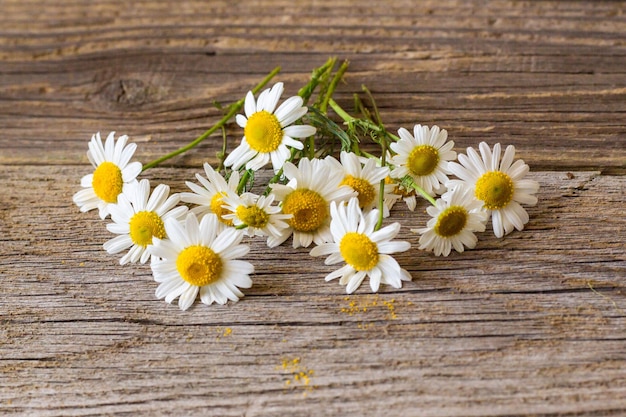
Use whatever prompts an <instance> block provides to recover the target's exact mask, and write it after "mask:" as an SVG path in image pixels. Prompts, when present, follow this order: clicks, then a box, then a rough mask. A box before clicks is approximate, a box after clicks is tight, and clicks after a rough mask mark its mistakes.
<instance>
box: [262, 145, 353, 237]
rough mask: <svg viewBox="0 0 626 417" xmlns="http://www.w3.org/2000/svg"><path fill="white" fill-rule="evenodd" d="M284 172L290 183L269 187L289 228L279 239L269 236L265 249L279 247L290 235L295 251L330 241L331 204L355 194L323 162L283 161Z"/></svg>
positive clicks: (307, 160) (282, 232)
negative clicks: (284, 215) (296, 164)
mask: <svg viewBox="0 0 626 417" xmlns="http://www.w3.org/2000/svg"><path fill="white" fill-rule="evenodd" d="M283 172H284V174H285V176H286V177H287V178H288V179H289V182H288V183H287V184H286V185H283V184H272V185H271V186H272V194H274V195H275V196H276V200H277V201H280V202H281V204H280V206H281V209H282V211H283V213H284V214H287V215H290V216H291V217H290V218H289V219H286V222H287V224H288V225H289V227H288V228H286V229H283V230H281V231H280V235H279V236H278V237H275V236H270V237H269V238H268V240H267V244H268V246H270V247H275V246H278V245H280V244H281V243H283V242H284V241H285V240H287V238H288V237H289V236H291V235H292V234H293V247H294V248H299V247H301V246H302V247H308V246H310V245H311V243H313V242H315V244H316V245H319V244H321V243H324V242H328V241H330V240H331V239H332V235H331V233H330V203H331V202H333V201H336V202H340V201H347V200H348V199H349V198H350V197H353V196H355V193H354V191H353V190H352V189H351V188H350V187H348V186H345V185H340V183H341V181H342V180H343V178H342V177H341V176H338V175H330V174H331V169H330V166H329V165H328V163H327V162H326V161H325V160H320V159H313V160H309V159H306V158H303V159H301V160H300V162H299V164H298V167H296V166H295V165H294V164H292V163H291V162H286V163H285V166H284V169H283Z"/></svg>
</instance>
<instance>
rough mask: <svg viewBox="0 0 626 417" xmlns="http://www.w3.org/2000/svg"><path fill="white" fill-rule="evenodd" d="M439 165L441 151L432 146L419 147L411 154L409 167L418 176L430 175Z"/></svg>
mask: <svg viewBox="0 0 626 417" xmlns="http://www.w3.org/2000/svg"><path fill="white" fill-rule="evenodd" d="M437 164H439V151H438V150H437V148H435V147H434V146H431V145H418V146H416V147H415V148H413V150H412V151H411V153H410V154H409V157H408V159H407V167H408V168H409V170H410V171H411V173H413V174H414V175H417V176H422V175H429V174H431V173H432V172H433V171H434V170H435V168H437Z"/></svg>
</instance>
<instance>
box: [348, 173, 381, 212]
mask: <svg viewBox="0 0 626 417" xmlns="http://www.w3.org/2000/svg"><path fill="white" fill-rule="evenodd" d="M341 185H348V186H350V187H351V188H352V189H353V190H354V191H356V192H357V193H359V195H358V196H357V198H358V199H359V206H361V208H363V207H365V206H367V205H368V204H370V203H371V202H372V201H374V198H375V197H376V189H375V188H374V186H373V185H372V184H370V183H369V182H368V181H366V180H364V179H363V178H355V177H353V176H352V175H347V176H346V177H345V178H344V179H343V181H342V182H341Z"/></svg>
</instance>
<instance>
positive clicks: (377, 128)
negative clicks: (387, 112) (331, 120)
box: [328, 98, 400, 141]
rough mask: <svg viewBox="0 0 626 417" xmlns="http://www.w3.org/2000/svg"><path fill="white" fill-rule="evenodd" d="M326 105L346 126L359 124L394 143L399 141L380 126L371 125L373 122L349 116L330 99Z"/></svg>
mask: <svg viewBox="0 0 626 417" xmlns="http://www.w3.org/2000/svg"><path fill="white" fill-rule="evenodd" d="M328 105H329V106H330V107H331V108H332V109H333V110H334V111H335V113H337V115H338V116H339V117H341V118H342V119H343V120H344V121H345V122H346V123H348V124H350V123H354V124H360V125H361V126H364V127H366V128H368V129H371V130H375V131H376V132H378V133H384V134H385V135H386V136H387V137H389V138H391V139H393V140H394V141H399V140H400V138H399V137H398V136H396V135H394V134H392V133H389V132H387V131H386V130H384V129H382V128H381V127H380V126H378V125H377V124H375V123H373V122H371V121H369V120H365V119H357V118H356V117H352V116H350V115H349V114H348V113H346V111H345V110H344V109H342V108H341V106H340V105H339V104H337V102H336V101H335V100H333V99H332V98H331V99H330V100H328Z"/></svg>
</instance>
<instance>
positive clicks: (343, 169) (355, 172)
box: [325, 151, 389, 215]
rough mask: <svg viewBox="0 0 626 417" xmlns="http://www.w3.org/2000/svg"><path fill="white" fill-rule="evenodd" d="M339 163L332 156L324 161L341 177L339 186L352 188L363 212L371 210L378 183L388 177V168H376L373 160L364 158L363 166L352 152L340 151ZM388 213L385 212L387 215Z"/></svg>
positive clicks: (374, 203) (374, 202)
mask: <svg viewBox="0 0 626 417" xmlns="http://www.w3.org/2000/svg"><path fill="white" fill-rule="evenodd" d="M339 158H340V160H341V162H339V161H337V160H336V159H335V158H333V157H332V156H327V157H326V158H325V160H326V161H327V162H328V163H329V164H330V166H331V169H334V170H335V172H337V173H338V175H340V176H342V177H343V180H342V181H341V183H340V185H347V186H348V187H350V188H352V189H353V190H354V191H355V192H356V193H357V194H358V196H357V198H358V199H359V206H360V207H361V209H362V210H364V211H369V210H371V209H372V208H373V207H374V206H375V205H376V204H377V203H378V197H379V195H380V181H381V180H384V179H385V178H386V177H387V175H389V168H387V167H379V166H376V159H375V158H366V159H367V160H366V161H365V163H364V164H362V163H361V159H360V158H359V157H358V156H357V155H356V154H355V153H353V152H345V151H342V152H341V154H340V155H339ZM385 214H387V215H388V214H389V211H388V210H387V213H385Z"/></svg>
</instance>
